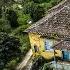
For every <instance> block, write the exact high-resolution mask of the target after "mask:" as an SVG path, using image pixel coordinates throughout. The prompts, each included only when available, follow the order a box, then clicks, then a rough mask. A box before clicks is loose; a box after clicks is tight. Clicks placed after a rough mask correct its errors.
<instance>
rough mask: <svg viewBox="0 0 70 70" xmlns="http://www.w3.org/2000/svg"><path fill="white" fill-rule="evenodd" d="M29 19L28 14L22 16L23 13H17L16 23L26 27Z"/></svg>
mask: <svg viewBox="0 0 70 70" xmlns="http://www.w3.org/2000/svg"><path fill="white" fill-rule="evenodd" d="M29 19H31V17H30V15H29V14H24V13H23V12H20V11H19V12H18V23H19V25H26V24H27V20H29Z"/></svg>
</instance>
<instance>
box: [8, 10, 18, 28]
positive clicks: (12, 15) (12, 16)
mask: <svg viewBox="0 0 70 70" xmlns="http://www.w3.org/2000/svg"><path fill="white" fill-rule="evenodd" d="M7 14H8V16H7V19H8V21H9V23H10V25H11V27H18V26H19V24H18V21H17V19H18V16H17V14H16V12H15V11H13V10H9V11H8V12H7Z"/></svg>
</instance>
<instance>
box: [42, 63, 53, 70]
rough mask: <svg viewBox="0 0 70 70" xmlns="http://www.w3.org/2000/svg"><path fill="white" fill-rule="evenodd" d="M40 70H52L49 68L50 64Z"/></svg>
mask: <svg viewBox="0 0 70 70" xmlns="http://www.w3.org/2000/svg"><path fill="white" fill-rule="evenodd" d="M42 70H53V68H51V67H50V64H47V63H45V64H44V65H43V68H42Z"/></svg>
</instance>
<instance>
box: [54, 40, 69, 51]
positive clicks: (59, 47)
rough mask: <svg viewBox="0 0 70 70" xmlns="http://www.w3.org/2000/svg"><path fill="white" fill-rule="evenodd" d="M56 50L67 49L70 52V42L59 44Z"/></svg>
mask: <svg viewBox="0 0 70 70" xmlns="http://www.w3.org/2000/svg"><path fill="white" fill-rule="evenodd" d="M54 48H55V49H58V50H59V49H60V50H62V49H67V50H70V40H69V41H68V40H67V41H61V42H60V43H58V44H57V45H55V47H54Z"/></svg>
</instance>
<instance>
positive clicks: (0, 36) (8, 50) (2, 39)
mask: <svg viewBox="0 0 70 70" xmlns="http://www.w3.org/2000/svg"><path fill="white" fill-rule="evenodd" d="M19 46H20V42H19V39H18V38H15V37H12V36H9V35H8V34H7V33H3V32H0V68H3V67H4V66H5V65H6V64H7V62H8V61H10V60H11V59H13V58H15V57H17V56H19V55H20V52H21V51H20V49H19Z"/></svg>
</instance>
